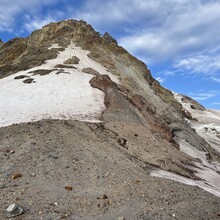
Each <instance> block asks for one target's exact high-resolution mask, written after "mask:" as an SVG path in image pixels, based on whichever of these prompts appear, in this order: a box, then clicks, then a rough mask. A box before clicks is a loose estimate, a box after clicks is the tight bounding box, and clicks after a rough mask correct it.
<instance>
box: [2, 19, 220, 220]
mask: <svg viewBox="0 0 220 220" xmlns="http://www.w3.org/2000/svg"><path fill="white" fill-rule="evenodd" d="M54 45H56V46H54ZM79 47H81V48H82V49H83V50H86V51H89V54H88V55H86V57H87V58H88V57H89V58H91V59H92V61H93V62H94V61H96V62H97V63H98V64H97V63H96V64H94V63H93V65H90V63H88V60H87V59H86V58H85V56H84V57H83V56H80V55H81V54H80V53H82V51H81V52H80V53H79V54H74V50H77V48H79ZM72 48H73V49H74V50H73V51H72V50H71V49H72ZM66 49H68V50H69V49H70V50H71V51H70V54H68V57H67V55H66V56H64V61H63V62H62V63H54V61H53V60H52V64H53V65H52V66H51V67H50V68H49V69H43V68H37V69H36V68H34V69H32V70H29V69H30V68H33V67H39V66H40V65H41V64H44V63H46V62H48V60H50V59H54V58H56V57H57V56H58V55H59V53H60V52H62V51H65V50H66ZM72 53H73V54H72ZM64 55H65V54H64ZM78 55H79V56H78ZM78 57H80V59H79V58H78ZM91 59H90V60H91ZM82 61H83V62H84V63H83V64H82ZM87 64H88V66H87ZM95 65H100V66H101V67H103V68H100V69H101V71H97V70H95V67H96V66H95ZM94 66H95V67H94ZM45 68H46V67H45ZM103 69H104V70H103ZM20 70H27V71H26V72H25V74H23V72H21V73H19V74H20V75H18V74H17V75H16V76H15V77H14V78H13V80H14V79H16V80H14V81H16V83H17V82H19V80H20V81H21V82H22V81H23V82H24V83H25V86H31V85H33V86H35V85H36V84H37V83H36V81H35V77H40V79H42V78H43V77H45V78H46V77H47V76H48V75H49V76H51V74H54V72H56V74H60V73H68V74H69V75H68V77H69V76H71V73H72V74H73V73H74V74H76V75H77V74H78V75H79V77H81V76H82V75H83V74H85V75H86V77H87V78H89V77H90V78H89V80H90V81H89V80H88V81H89V83H90V85H91V87H93V88H96V89H95V90H96V91H98V90H100V91H102V92H103V93H104V95H105V98H104V104H105V106H106V109H104V110H103V111H102V115H101V118H99V119H100V120H101V121H102V123H97V124H86V123H82V122H71V121H66V122H62V121H61V122H60V121H45V122H44V121H43V122H37V123H32V124H30V123H29V124H24V125H23V126H24V128H27V131H25V132H26V133H27V134H22V135H24V136H22V137H23V138H21V139H19V132H18V131H20V129H21V127H22V125H18V126H11V127H8V128H6V130H4V128H2V129H0V135H1V136H0V137H1V138H0V141H1V142H0V146H3V145H5V144H7V143H8V144H9V145H13V143H16V144H18V143H17V142H16V140H17V139H19V144H20V145H21V146H25V147H26V148H27V149H26V148H25V149H26V151H28V149H29V147H30V146H29V145H31V144H30V143H29V142H31V143H32V142H34V143H37V146H38V147H37V148H34V150H35V151H36V152H35V153H36V154H37V155H38V157H39V158H41V157H40V154H41V153H40V152H41V150H43V155H47V153H48V150H47V145H49V146H50V147H51V150H52V148H53V147H54V144H55V145H57V143H59V144H60V146H61V145H62V149H61V148H59V147H60V146H56V148H57V152H60V153H57V155H52V153H51V156H50V158H49V159H48V158H44V160H43V162H42V163H43V164H44V166H45V167H47V163H48V164H50V165H51V164H52V162H50V160H52V161H53V160H58V158H59V155H62V160H61V164H62V166H64V165H65V162H66V161H69V160H72V158H71V157H69V154H70V152H71V155H72V156H73V155H76V157H77V158H76V159H77V161H78V162H77V164H78V165H79V167H77V168H76V167H75V165H72V164H71V165H68V164H67V165H68V166H69V167H71V169H72V170H74V172H75V171H76V172H75V173H74V175H76V176H78V178H79V182H78V183H79V184H82V185H83V184H84V186H86V187H87V188H88V192H89V193H90V194H89V199H88V200H89V202H91V203H93V202H94V201H93V199H92V198H91V197H90V196H91V195H93V193H95V194H96V192H97V191H98V190H100V187H103V186H101V185H100V184H99V181H100V175H101V176H102V177H103V176H105V174H106V172H108V171H107V169H109V170H110V171H109V172H110V173H111V175H112V176H111V179H110V180H108V181H107V182H106V183H107V185H108V186H109V185H111V184H113V185H114V181H116V180H115V179H114V175H115V174H114V173H116V176H117V178H119V177H120V175H121V174H122V175H123V178H121V177H120V178H121V179H120V181H121V183H122V184H124V182H126V181H125V180H124V179H126V178H127V177H126V175H128V173H129V170H126V174H123V171H122V170H123V168H122V169H121V171H120V172H118V170H117V166H124V167H126V166H128V167H134V166H137V167H138V171H135V170H133V171H132V176H133V177H134V178H138V176H139V173H140V175H141V178H143V179H144V181H146V177H145V176H144V175H145V174H146V175H148V174H149V173H150V172H151V170H152V168H158V169H159V168H160V169H162V170H164V171H166V172H167V171H170V172H173V173H175V174H179V175H181V177H182V178H183V177H187V178H190V180H198V179H199V178H200V177H199V176H198V175H197V171H196V170H195V169H196V168H198V167H197V166H198V164H196V163H199V164H200V165H202V162H201V161H203V162H204V160H205V161H206V162H207V161H211V162H213V163H216V162H220V157H219V153H218V152H217V150H216V149H214V148H212V147H211V146H210V145H209V144H208V143H207V142H206V141H205V139H203V138H202V137H201V136H199V135H198V134H197V133H196V131H195V129H192V128H191V126H190V124H189V122H188V120H189V119H190V120H194V118H193V116H192V115H191V114H190V112H189V111H186V109H184V108H183V106H182V105H181V104H180V103H179V102H178V101H177V100H176V99H175V98H174V96H173V93H172V92H171V91H169V90H167V89H165V88H163V87H161V85H160V84H159V83H158V82H157V81H156V80H154V79H153V78H152V76H151V73H150V71H149V70H148V68H147V66H146V65H145V64H144V63H143V62H141V61H139V60H138V59H136V58H135V57H133V56H132V55H130V54H129V53H128V52H127V51H126V50H125V49H123V48H122V47H120V46H118V45H117V41H116V40H115V39H113V38H112V37H111V36H110V35H109V34H108V33H105V34H104V36H103V37H101V36H100V35H99V33H98V32H96V31H95V30H94V29H93V28H92V27H91V26H90V25H88V24H87V23H86V22H84V21H82V20H81V21H75V20H68V21H61V22H58V23H50V24H48V25H46V26H44V27H43V28H42V29H41V30H37V31H34V32H33V33H32V34H31V35H30V36H29V37H27V38H16V39H13V40H10V41H9V42H7V43H5V44H3V45H2V46H1V47H0V79H2V78H4V77H6V76H9V75H13V74H15V73H17V72H19V71H20ZM71 71H72V72H71ZM74 71H75V72H74ZM70 72H71V73H70ZM103 72H104V73H103ZM108 73H111V74H112V75H113V76H115V77H116V76H117V79H118V81H116V80H115V81H114V80H113V79H112V78H111V77H110V76H109V75H107V74H108ZM56 74H54V75H55V76H60V75H56ZM83 76H84V75H83ZM74 77H75V76H74ZM46 79H47V78H46ZM68 79H69V78H68ZM73 79H74V81H75V78H73ZM45 81H46V80H45ZM45 81H44V83H45V84H44V85H47V84H46V82H45ZM89 83H88V85H89ZM22 84H23V83H22ZM28 84H31V85H28ZM74 85H75V87H76V88H78V86H80V85H77V84H74ZM71 87H72V84H71ZM91 87H90V86H89V88H90V89H91ZM29 88H30V87H29ZM33 88H34V87H33ZM97 89H98V90H97ZM29 91H30V90H29ZM89 91H90V90H89ZM100 91H98V92H100ZM39 92H40V93H41V92H42V94H43V92H44V91H42V90H39ZM53 92H54V90H52V91H51V93H53ZM102 92H100V93H101V95H102V97H103V93H102ZM76 93H77V92H76ZM81 93H83V94H84V91H83V92H81ZM91 93H92V92H91ZM83 94H82V96H81V97H83ZM56 95H57V96H59V95H60V94H59V93H58V92H57V94H56ZM67 95H69V94H67ZM74 97H75V96H74ZM61 98H62V97H61ZM53 101H55V100H53ZM62 101H63V100H62ZM182 101H183V102H186V103H190V104H191V109H193V110H204V109H203V107H202V106H200V105H199V104H198V103H196V102H194V101H193V100H191V99H190V98H188V97H185V96H184V97H183V100H182ZM30 103H31V100H30ZM102 104H103V103H102ZM99 117H100V116H99ZM186 118H187V119H186ZM50 128H51V129H50ZM17 129H18V130H17ZM39 129H40V130H39ZM44 131H46V133H47V134H45V135H42V133H41V132H44ZM8 132H9V133H10V132H11V133H10V134H8ZM16 132H17V133H16ZM56 132H57V133H56ZM14 133H16V137H14V136H13V135H12V136H10V135H11V134H14ZM29 134H30V135H29ZM7 135H9V140H7ZM41 136H42V137H43V138H42V140H44V141H42V140H41V138H38V137H41ZM59 137H60V139H59ZM67 137H69V138H67ZM26 139H27V141H26ZM53 141H54V142H53ZM59 141H61V142H59ZM181 141H182V142H184V143H186V144H187V146H188V145H190V146H192V147H193V149H195V151H196V152H197V151H199V152H200V154H202V155H205V156H204V158H205V159H204V158H202V159H201V158H199V159H198V158H197V157H194V156H192V155H190V156H189V155H187V153H185V152H182V151H181V150H182V145H181V144H182V142H181ZM49 142H51V143H49ZM94 143H95V144H94ZM20 145H19V146H20ZM34 145H35V144H34ZM72 145H74V146H72ZM41 146H43V147H42V149H41ZM69 146H72V148H71V150H70V148H69ZM16 147H18V146H17V145H16ZM105 147H106V148H105ZM58 149H59V150H58ZM85 149H86V150H85ZM116 149H117V150H116ZM0 150H1V149H0ZM60 150H61V151H60ZM20 151H21V152H22V148H21V149H20ZM72 151H73V152H72ZM116 151H117V154H115V153H114V152H116ZM45 152H46V153H45ZM81 152H83V153H81ZM106 152H107V153H106ZM75 153H76V154H75ZM18 155H20V154H18ZM22 155H23V154H22ZM109 155H111V156H110V158H109V157H108V156H109ZM23 156H24V158H23V157H22V159H21V160H22V161H26V160H25V155H23ZM32 156H33V155H32ZM87 157H88V158H87ZM31 158H32V157H30V158H29V159H30V160H29V161H32V160H31ZM103 158H105V159H103ZM4 159H5V158H4ZM10 161H11V160H10ZM79 161H80V162H79ZM81 161H85V163H84V162H83V163H81ZM88 161H89V162H88ZM94 161H95V162H94ZM120 161H121V162H120ZM7 162H8V161H7V160H6V159H5V161H4V164H7ZM35 162H36V161H33V164H32V165H31V166H32V168H33V167H35V166H36V164H34V163H35ZM87 162H88V164H89V165H88V167H87ZM93 162H94V163H95V166H96V168H97V169H96V170H97V172H96V173H94V172H93V173H92V174H91V176H90V177H91V183H92V184H91V185H90V180H88V178H87V177H86V174H88V173H90V171H88V170H87V169H90V167H92V166H94V163H93ZM96 162H97V163H96ZM211 162H210V164H211ZM101 163H106V165H104V166H103V167H104V168H103V169H106V172H104V171H103V170H102V167H101ZM207 163H208V162H207ZM135 164H136V165H135ZM195 164H196V165H195ZM67 165H66V166H67ZM203 165H206V166H207V164H203ZM5 166H6V165H5ZM17 166H18V167H19V164H18V165H17ZM22 166H23V167H24V170H25V169H26V165H24V164H23V165H22ZM210 166H211V165H210ZM6 167H7V166H6ZM81 168H82V170H83V175H81V174H80V171H81ZM120 168H121V167H120ZM203 168H204V167H203ZM37 169H38V171H39V172H40V173H41V174H40V176H41V177H42V178H45V176H47V174H48V173H50V170H49V168H48V171H47V174H46V173H43V172H44V169H43V168H42V167H40V166H38V168H37ZM60 169H62V168H60V163H57V164H56V169H55V170H54V171H53V175H52V176H51V178H52V179H51V180H53V178H56V175H60V174H59V172H60V173H62V170H60ZM129 169H130V168H129ZM102 171H103V172H102ZM71 172H72V171H71ZM133 172H134V173H133ZM135 173H136V174H135ZM96 174H97V175H96ZM65 175H66V176H68V175H67V173H65ZM65 175H64V176H65ZM71 175H72V174H71ZM74 175H73V176H74ZM94 175H96V176H95V177H94ZM108 175H109V174H108ZM102 177H101V178H102ZM148 177H149V176H148ZM63 178H64V179H65V177H63ZM94 178H95V179H94ZM149 178H152V177H149ZM128 179H129V177H128ZM5 181H6V182H7V180H5ZM48 181H49V180H48ZM59 181H63V180H62V178H58V179H57V182H56V186H55V185H54V191H56V190H55V189H56V187H57V186H58V185H59ZM85 181H87V182H85ZM103 181H104V180H103ZM135 181H136V182H135V184H136V183H138V184H139V183H140V182H141V181H139V180H135ZM152 181H153V180H152ZM116 182H117V181H116ZM132 182H134V181H133V180H132ZM165 182H166V181H165ZM7 184H8V183H7ZM33 184H34V182H33ZM38 184H40V183H38ZM62 184H65V186H70V187H69V188H68V189H70V188H71V187H72V186H71V185H70V184H69V183H64V182H63V183H62ZM130 184H131V183H130ZM169 184H171V183H169ZM172 184H173V183H172ZM116 185H117V186H119V188H120V189H121V188H122V189H123V185H120V183H119V184H116ZM174 185H175V184H174ZM111 186H112V185H111ZM22 187H23V186H22ZM109 187H110V186H109ZM129 187H133V191H132V189H131V188H130V189H131V190H130V191H131V192H132V193H133V192H135V193H137V192H139V188H137V187H136V186H135V187H134V186H133V185H132V184H131V185H130V186H129ZM146 187H147V186H146ZM110 188H111V187H110ZM171 188H172V187H171ZM190 189H191V188H190V187H189V189H188V188H187V189H186V191H187V192H188V194H189V195H193V196H192V198H195V193H194V194H193V193H191V191H193V190H194V189H193V188H192V189H191V190H190ZM44 190H46V191H47V189H44ZM81 190H82V189H81V188H78V191H79V192H78V193H79V197H80V193H81ZM104 190H107V188H106V187H104ZM175 190H177V191H178V187H177V186H176V185H175ZM188 190H189V191H188ZM71 191H74V186H73V187H72V188H71ZM116 191H117V190H115V189H113V190H112V191H111V193H112V195H113V194H114V192H116ZM130 191H129V192H130ZM152 191H153V193H155V190H152ZM4 193H5V192H4ZM117 193H119V192H118V191H117ZM123 193H125V194H126V192H124V191H123ZM82 194H83V196H85V195H84V193H82ZM119 194H120V193H119ZM4 195H5V194H4ZM102 195H105V199H104V200H103V201H102V202H103V203H102V204H101V203H99V204H98V205H99V206H98V207H101V206H103V207H104V206H106V205H109V204H111V202H110V200H109V196H106V194H105V192H102ZM102 195H98V196H97V197H99V198H102ZM138 195H139V194H138ZM176 195H177V194H175V196H176ZM196 195H197V194H196ZM50 196H51V195H50ZM126 196H128V197H129V198H131V199H134V201H135V200H137V198H136V197H135V198H134V197H133V196H131V197H130V195H126ZM140 196H141V194H140ZM181 196H183V197H184V202H185V203H184V207H185V208H186V209H187V210H192V208H191V207H190V206H188V205H187V204H188V203H187V202H188V201H187V198H185V195H184V192H181ZM202 196H203V197H204V198H206V194H204V195H203V194H202ZM52 197H53V196H52ZM58 197H59V196H58ZM203 197H202V199H201V202H200V203H201V204H202V203H203V202H204V199H203ZM120 198H125V197H124V196H120ZM181 198H182V197H181ZM38 199H39V198H37V200H38ZM169 199H170V197H169ZM212 199H213V198H210V199H209V201H212ZM37 200H36V201H37ZM68 200H69V202H72V200H71V198H69V197H68ZM99 200H101V199H99ZM213 200H214V201H216V200H215V199H213ZM61 202H62V204H63V201H61ZM99 202H100V201H99ZM138 202H140V204H141V200H138ZM156 202H158V201H156ZM172 202H173V203H172V204H174V203H175V201H172ZM104 204H105V205H104ZM123 204H124V203H123ZM134 204H135V202H134V203H132V204H131V205H132V207H134V206H133V205H134ZM138 204H139V203H138ZM144 204H145V203H144ZM146 204H147V205H149V203H146ZM216 204H219V203H218V202H217V203H216ZM129 205H130V204H128V205H127V207H129ZM80 206H81V207H83V208H88V207H87V206H86V205H85V204H84V205H83V201H81V203H80ZM216 207H217V205H216ZM166 208H167V207H166ZM89 210H90V214H94V213H96V214H97V213H98V214H100V213H99V212H92V211H91V210H92V208H91V207H90V208H89ZM126 210H128V209H126ZM209 210H212V208H210V207H209ZM214 210H215V208H214ZM37 211H38V210H37ZM202 211H203V210H202ZM111 213H113V214H114V215H115V212H113V211H112V212H111ZM137 213H138V214H137V215H135V216H133V217H132V218H133V219H142V218H141V215H143V216H144V214H143V213H141V211H140V210H138V211H137ZM179 213H181V212H180V211H179ZM100 216H102V217H103V216H104V214H103V215H102V214H100ZM201 216H203V215H202V214H201V215H200V217H201ZM206 216H207V214H206ZM47 217H48V218H49V217H50V216H45V219H46V218H47ZM71 217H73V216H71ZM105 217H106V216H105ZM148 217H149V218H151V216H146V218H148ZM85 218H87V219H89V217H88V216H86V217H85ZM103 218H104V217H103ZM158 218H159V217H158ZM169 218H170V216H169V215H166V216H165V217H164V219H169ZM180 218H182V219H190V216H188V213H184V214H182V215H181V214H180ZM100 219H102V218H100ZM105 219H108V217H107V218H105ZM109 219H112V218H109ZM143 219H144V217H143ZM212 219H215V216H212Z"/></svg>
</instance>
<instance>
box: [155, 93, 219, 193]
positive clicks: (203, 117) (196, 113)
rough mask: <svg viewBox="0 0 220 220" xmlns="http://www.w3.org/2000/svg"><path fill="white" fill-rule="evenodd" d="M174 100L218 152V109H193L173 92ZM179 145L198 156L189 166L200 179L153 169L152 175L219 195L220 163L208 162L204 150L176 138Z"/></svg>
mask: <svg viewBox="0 0 220 220" xmlns="http://www.w3.org/2000/svg"><path fill="white" fill-rule="evenodd" d="M174 97H175V98H176V100H177V101H178V102H179V103H180V104H182V106H183V108H184V109H185V110H186V111H188V112H190V113H191V115H192V117H193V118H195V119H197V121H195V120H192V121H188V123H190V126H191V127H192V128H194V129H195V130H196V132H197V133H198V134H199V135H200V136H201V137H203V138H204V139H205V140H206V141H207V142H208V143H209V144H210V146H211V147H213V148H214V149H215V150H216V151H218V152H219V153H220V111H218V110H209V109H208V110H205V111H200V110H195V109H192V108H191V104H190V103H184V102H182V96H181V95H179V94H176V93H174ZM176 140H177V142H178V143H179V145H180V150H181V151H183V152H184V153H186V154H188V155H189V156H191V157H193V158H199V159H200V162H196V163H195V165H196V167H197V168H195V167H190V168H191V169H192V170H194V171H195V172H196V173H195V174H196V176H197V177H199V178H201V180H192V179H189V178H185V177H182V176H180V175H177V174H174V173H171V172H167V171H162V170H155V171H153V172H152V173H151V175H152V176H156V177H162V178H167V179H171V180H175V181H178V182H181V183H184V184H187V185H193V186H198V187H200V188H202V189H204V190H206V191H208V192H210V193H212V194H214V195H216V196H218V197H220V163H218V162H213V161H212V162H209V161H208V160H207V158H206V154H207V152H206V151H200V150H198V149H196V148H195V147H193V146H191V145H190V144H189V143H188V142H186V141H185V140H184V139H176Z"/></svg>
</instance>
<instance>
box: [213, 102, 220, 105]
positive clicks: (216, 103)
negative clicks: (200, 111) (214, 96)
mask: <svg viewBox="0 0 220 220" xmlns="http://www.w3.org/2000/svg"><path fill="white" fill-rule="evenodd" d="M211 105H220V102H213V103H211Z"/></svg>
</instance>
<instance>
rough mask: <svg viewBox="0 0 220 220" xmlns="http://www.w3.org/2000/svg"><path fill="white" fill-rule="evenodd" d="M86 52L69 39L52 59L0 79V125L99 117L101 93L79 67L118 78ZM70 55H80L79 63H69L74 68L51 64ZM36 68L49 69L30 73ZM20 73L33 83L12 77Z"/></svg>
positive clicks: (60, 62)
mask: <svg viewBox="0 0 220 220" xmlns="http://www.w3.org/2000/svg"><path fill="white" fill-rule="evenodd" d="M57 46H58V45H52V47H49V48H54V47H57ZM88 53H89V51H85V50H82V49H81V48H80V47H76V46H75V45H73V44H72V43H71V44H70V45H69V46H68V47H67V48H66V49H65V50H64V51H61V52H59V54H58V56H57V57H56V58H55V59H51V60H47V61H46V62H45V63H44V64H42V65H40V66H37V67H34V68H31V69H29V70H25V71H20V72H17V73H15V74H13V75H11V76H8V77H6V78H3V79H1V80H0V88H1V90H0V115H1V118H0V127H4V126H9V125H12V124H15V123H22V122H31V121H38V120H42V119H66V120H67V119H73V120H84V121H92V122H94V121H99V119H100V117H101V114H102V112H103V111H104V110H105V105H104V93H103V92H102V91H100V90H98V89H95V88H92V87H91V86H90V84H89V81H90V79H91V78H92V77H93V76H92V75H89V74H86V73H83V72H82V69H83V68H85V67H91V68H93V69H94V70H96V71H98V72H99V73H100V74H108V75H109V76H110V78H111V79H112V80H113V81H115V82H118V79H117V77H116V76H114V75H112V74H111V73H110V72H109V71H108V70H107V69H106V68H105V67H103V66H102V65H101V64H99V63H97V62H96V61H94V60H92V59H90V58H89V57H88V56H87V55H88ZM72 56H77V57H78V58H79V59H80V62H79V64H77V65H73V66H74V67H75V69H74V68H63V70H61V69H60V70H59V71H58V70H57V69H56V68H55V66H56V65H57V64H63V63H64V62H65V61H66V60H67V59H69V58H71V57H72ZM40 69H44V70H53V71H52V72H51V73H50V74H48V75H44V76H40V75H33V73H31V72H33V71H35V70H40ZM67 73H68V74H67ZM20 75H26V76H27V77H26V78H30V77H31V78H33V79H34V82H35V83H30V84H25V83H23V80H24V79H17V80H15V79H14V78H15V77H16V76H20Z"/></svg>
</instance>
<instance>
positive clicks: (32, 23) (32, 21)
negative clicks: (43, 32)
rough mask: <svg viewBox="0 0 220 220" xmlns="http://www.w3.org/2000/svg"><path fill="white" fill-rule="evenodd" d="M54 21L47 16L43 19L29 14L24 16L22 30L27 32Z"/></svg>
mask: <svg viewBox="0 0 220 220" xmlns="http://www.w3.org/2000/svg"><path fill="white" fill-rule="evenodd" d="M52 21H55V20H54V18H51V17H48V18H45V19H39V18H31V17H30V16H26V21H25V23H24V26H23V28H24V30H26V31H28V32H32V31H34V30H36V29H40V28H42V27H43V26H44V25H46V24H48V23H50V22H52Z"/></svg>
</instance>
